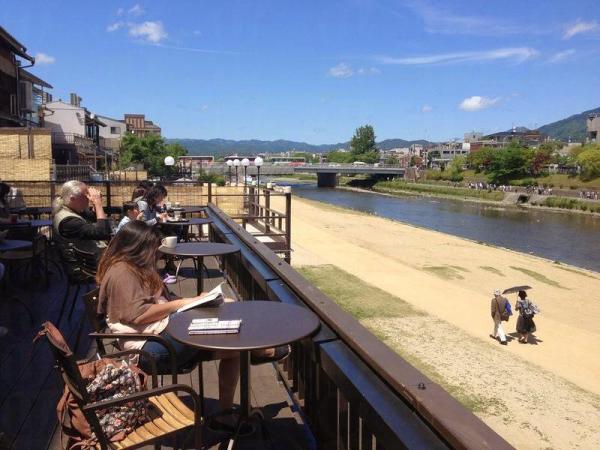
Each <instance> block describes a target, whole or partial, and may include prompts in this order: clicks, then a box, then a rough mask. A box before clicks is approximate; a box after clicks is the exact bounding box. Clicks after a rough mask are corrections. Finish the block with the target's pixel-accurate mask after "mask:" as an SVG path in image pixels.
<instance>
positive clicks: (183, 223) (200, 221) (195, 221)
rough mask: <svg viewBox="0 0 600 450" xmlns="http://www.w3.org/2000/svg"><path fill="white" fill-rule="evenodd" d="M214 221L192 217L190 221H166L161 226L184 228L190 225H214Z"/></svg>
mask: <svg viewBox="0 0 600 450" xmlns="http://www.w3.org/2000/svg"><path fill="white" fill-rule="evenodd" d="M212 221H213V220H212V219H205V218H198V217H191V218H189V219H186V220H183V221H181V222H175V221H173V222H171V221H169V220H167V221H165V222H161V223H160V224H161V225H167V226H171V227H173V226H175V227H182V226H188V225H206V224H207V223H212Z"/></svg>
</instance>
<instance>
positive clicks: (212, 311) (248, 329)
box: [166, 300, 320, 448]
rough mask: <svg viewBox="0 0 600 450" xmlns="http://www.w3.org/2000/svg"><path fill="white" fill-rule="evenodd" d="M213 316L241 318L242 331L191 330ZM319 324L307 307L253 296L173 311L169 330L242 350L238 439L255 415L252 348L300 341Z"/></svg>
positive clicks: (190, 341) (206, 344)
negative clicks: (196, 321)
mask: <svg viewBox="0 0 600 450" xmlns="http://www.w3.org/2000/svg"><path fill="white" fill-rule="evenodd" d="M210 317H217V318H218V319H219V320H235V319H241V320H242V323H241V326H240V331H239V333H233V334H201V335H190V334H189V332H188V327H189V325H190V323H191V322H192V320H193V319H205V318H210ZM319 325H320V322H319V318H318V317H317V316H316V315H315V314H314V313H313V312H312V311H310V310H309V309H308V308H303V307H300V306H295V305H288V304H286V303H279V302H272V301H257V300H253V301H242V302H232V303H223V304H221V306H219V307H217V308H194V309H190V310H188V311H184V312H181V313H175V314H172V315H171V317H170V319H169V325H168V326H167V328H166V330H167V332H168V333H169V334H170V335H171V336H172V337H173V338H174V339H175V340H177V341H179V342H181V343H183V344H186V345H189V346H191V347H196V348H198V349H203V350H210V351H215V350H229V351H235V352H240V408H241V411H240V417H239V422H238V426H237V430H236V435H235V436H234V439H235V438H236V437H237V434H238V431H239V429H240V426H241V425H242V424H243V423H245V422H247V421H248V420H249V418H250V417H251V416H253V415H254V414H253V412H252V410H251V403H250V387H251V380H250V351H251V350H260V349H266V348H272V347H279V346H281V345H286V344H291V343H292V342H296V341H299V340H301V339H304V338H306V337H308V336H311V335H312V334H314V333H315V332H316V331H317V330H318V328H319ZM257 413H258V412H257ZM257 415H258V414H257ZM229 448H231V442H230V447H229Z"/></svg>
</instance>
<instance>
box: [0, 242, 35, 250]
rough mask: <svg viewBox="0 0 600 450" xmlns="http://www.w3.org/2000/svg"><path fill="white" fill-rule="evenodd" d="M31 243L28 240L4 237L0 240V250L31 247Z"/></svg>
mask: <svg viewBox="0 0 600 450" xmlns="http://www.w3.org/2000/svg"><path fill="white" fill-rule="evenodd" d="M32 245H33V244H32V243H31V242H30V241H20V240H17V239H4V240H3V241H1V242H0V252H7V251H9V250H23V249H27V248H31V246H32Z"/></svg>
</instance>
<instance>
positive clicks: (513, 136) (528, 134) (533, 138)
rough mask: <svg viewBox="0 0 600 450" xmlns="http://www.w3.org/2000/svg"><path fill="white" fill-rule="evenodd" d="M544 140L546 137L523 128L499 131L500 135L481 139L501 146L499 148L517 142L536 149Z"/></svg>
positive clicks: (495, 134)
mask: <svg viewBox="0 0 600 450" xmlns="http://www.w3.org/2000/svg"><path fill="white" fill-rule="evenodd" d="M546 138H547V137H546V136H545V135H543V134H542V133H540V132H539V131H538V130H530V129H528V128H525V127H519V128H513V129H512V130H509V131H501V132H500V133H494V134H489V135H487V136H484V137H483V139H484V140H489V141H492V142H493V143H495V144H501V146H506V145H508V144H510V143H511V142H518V143H519V144H522V145H526V146H528V147H537V146H538V145H540V144H541V143H542V142H544V141H545V140H546Z"/></svg>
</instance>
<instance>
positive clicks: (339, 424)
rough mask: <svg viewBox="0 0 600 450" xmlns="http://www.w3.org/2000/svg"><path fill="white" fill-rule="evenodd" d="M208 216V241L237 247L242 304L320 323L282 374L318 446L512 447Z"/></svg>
mask: <svg viewBox="0 0 600 450" xmlns="http://www.w3.org/2000/svg"><path fill="white" fill-rule="evenodd" d="M207 213H208V215H209V216H210V217H211V218H212V219H213V223H212V224H211V234H212V239H213V240H214V241H216V242H230V243H234V244H236V245H239V246H240V248H241V252H240V253H237V254H233V255H228V256H226V257H224V259H223V266H224V270H225V273H226V276H227V278H228V281H229V282H230V284H231V285H232V287H233V288H234V289H235V290H236V291H237V294H238V295H239V297H240V298H243V299H244V300H254V299H256V300H266V299H267V300H272V301H280V302H285V303H291V304H295V305H299V306H303V307H306V308H309V309H311V310H312V311H313V312H314V313H315V314H316V315H317V316H318V317H319V319H320V321H321V328H320V330H319V332H318V334H316V335H315V336H313V337H312V338H309V339H305V340H304V341H302V342H300V343H296V344H294V345H293V351H292V355H291V356H290V358H288V359H287V360H286V362H285V363H284V364H283V365H280V366H278V370H279V372H280V375H281V376H282V379H283V381H284V383H285V384H286V386H287V388H288V389H289V392H290V393H291V396H292V398H293V400H294V402H295V403H296V405H297V407H298V408H299V409H298V410H299V412H300V413H301V414H302V416H303V417H304V419H305V420H306V422H307V424H308V425H309V427H310V430H311V432H312V434H313V435H314V437H315V440H316V443H317V446H318V448H323V449H336V450H337V449H342V448H343V449H361V450H362V449H369V450H371V449H374V448H377V449H400V448H427V449H435V448H460V449H498V450H503V449H511V448H512V447H511V446H510V445H509V444H508V443H507V442H506V441H505V440H504V439H502V438H501V437H500V436H499V435H498V434H496V433H495V432H494V431H493V430H492V429H490V428H489V427H488V426H487V425H486V424H484V423H483V422H482V421H481V420H480V419H478V418H477V417H476V416H475V415H474V414H473V413H471V412H470V411H468V410H467V409H466V408H465V407H463V406H462V405H461V404H460V403H459V402H458V401H456V400H455V399H454V398H453V397H451V396H450V395H449V394H448V393H447V392H446V391H444V390H443V389H442V388H441V387H440V386H439V385H438V384H436V383H434V382H433V381H431V380H430V379H428V378H427V377H426V376H425V375H423V374H422V373H421V372H419V371H418V370H417V369H416V368H414V367H413V366H411V365H410V364H409V363H408V362H406V361H405V360H404V359H403V358H401V357H400V356H399V355H398V354H396V353H395V352H393V351H392V350H391V349H390V348H389V347H387V346H386V345H385V344H384V343H383V342H382V341H381V340H380V339H378V338H377V337H376V336H374V335H373V334H372V333H371V332H369V331H368V330H367V329H366V328H364V327H363V326H362V325H361V324H360V323H359V322H358V321H357V320H356V319H355V318H353V317H352V316H350V315H349V314H348V313H346V312H344V311H343V310H342V309H341V308H340V307H339V306H338V305H337V304H336V303H335V302H334V301H333V300H331V299H330V298H329V297H327V296H326V295H325V294H323V293H322V292H321V291H319V290H318V289H317V288H316V287H315V286H314V285H312V284H311V283H309V282H308V281H307V280H305V279H304V278H303V277H302V276H301V275H300V274H299V273H298V272H296V271H295V270H294V269H292V267H291V266H289V265H288V264H286V263H285V262H284V261H282V260H281V259H280V258H279V257H277V256H276V255H275V254H274V253H273V252H272V251H270V250H269V249H268V248H267V246H265V245H264V244H263V243H261V242H260V241H259V240H258V239H256V237H254V236H252V235H251V234H249V233H248V232H247V231H245V230H244V229H243V227H242V226H241V225H239V224H237V223H236V221H235V220H233V219H232V218H231V217H229V216H228V215H227V214H225V213H224V212H223V211H221V210H220V209H219V208H218V207H217V206H215V205H214V204H209V205H208V209H207Z"/></svg>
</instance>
